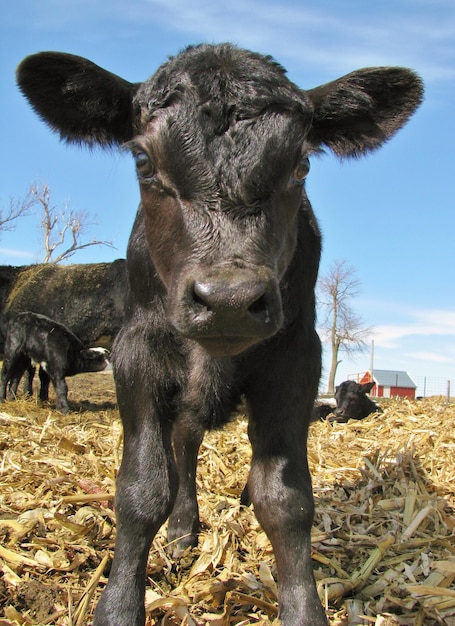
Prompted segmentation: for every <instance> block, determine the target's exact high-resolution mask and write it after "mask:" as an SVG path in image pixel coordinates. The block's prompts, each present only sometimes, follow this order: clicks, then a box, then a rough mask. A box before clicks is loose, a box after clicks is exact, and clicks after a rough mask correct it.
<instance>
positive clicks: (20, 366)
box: [0, 311, 109, 413]
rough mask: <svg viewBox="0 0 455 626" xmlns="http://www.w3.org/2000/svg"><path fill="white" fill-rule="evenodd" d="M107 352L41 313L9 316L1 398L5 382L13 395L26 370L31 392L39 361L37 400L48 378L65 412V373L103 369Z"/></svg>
mask: <svg viewBox="0 0 455 626" xmlns="http://www.w3.org/2000/svg"><path fill="white" fill-rule="evenodd" d="M108 354H109V353H108V351H107V350H106V349H105V348H84V346H83V344H82V343H81V341H79V339H78V338H77V337H76V336H75V335H73V333H72V332H70V331H69V330H68V329H67V328H66V327H65V326H63V325H62V324H58V323H57V322H54V321H53V320H51V319H49V318H48V317H45V316H44V315H39V314H38V313H31V312H29V311H27V312H24V313H19V314H18V315H16V316H15V317H14V318H12V319H11V320H10V322H9V323H8V328H7V332H6V339H5V354H4V360H3V367H2V380H1V387H0V401H3V400H5V399H6V392H7V387H8V384H9V391H10V397H15V395H16V393H17V388H18V385H19V381H20V379H21V378H22V376H23V374H24V373H25V371H26V370H28V378H27V383H26V388H25V391H26V393H29V394H31V393H32V381H33V376H34V373H35V364H39V365H40V370H39V377H40V382H41V388H40V394H39V397H40V400H43V401H47V400H48V397H49V382H50V381H52V384H53V386H54V389H55V393H56V398H57V409H58V410H59V411H61V412H62V413H68V412H69V406H68V398H67V396H68V387H67V385H66V382H65V376H74V375H75V374H80V373H82V372H100V371H101V370H104V369H105V368H106V366H107V365H108V361H107V355H108Z"/></svg>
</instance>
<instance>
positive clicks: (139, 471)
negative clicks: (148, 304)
mask: <svg viewBox="0 0 455 626" xmlns="http://www.w3.org/2000/svg"><path fill="white" fill-rule="evenodd" d="M127 337H128V336H127ZM128 345H131V341H125V342H122V343H119V347H118V353H123V354H122V359H123V361H124V368H122V370H121V371H119V368H117V371H116V385H117V399H118V404H119V409H120V415H121V417H122V422H123V432H124V448H123V457H122V463H121V467H120V470H119V474H118V477H117V492H116V505H115V512H116V521H117V536H116V543H115V553H114V560H113V562H112V568H111V571H110V574H109V580H108V584H107V586H106V589H105V590H104V592H103V595H102V596H101V600H100V601H99V603H98V606H97V609H96V612H95V620H94V626H143V624H144V621H145V608H144V593H145V574H146V565H147V557H148V553H149V549H150V545H151V542H152V540H153V538H154V536H155V534H156V533H157V531H158V530H159V528H160V527H161V526H162V524H163V523H164V522H165V521H166V519H167V518H168V516H169V514H170V512H171V510H172V506H173V503H174V500H175V495H176V492H177V482H178V478H177V472H176V469H175V463H174V456H173V452H172V445H171V430H172V420H171V417H170V416H169V415H166V416H164V415H163V414H162V413H159V412H158V410H157V408H156V407H155V400H154V393H155V392H156V386H155V388H154V385H153V382H152V381H150V380H149V381H147V380H145V377H144V376H143V375H140V373H139V372H136V369H137V368H138V367H139V368H143V371H145V372H148V371H151V370H152V366H153V364H151V363H150V357H149V356H148V355H147V354H146V353H145V352H144V353H142V356H138V358H137V362H136V361H133V362H129V360H128V358H127V357H126V356H125V355H126V353H127V346H128ZM135 373H136V375H135Z"/></svg>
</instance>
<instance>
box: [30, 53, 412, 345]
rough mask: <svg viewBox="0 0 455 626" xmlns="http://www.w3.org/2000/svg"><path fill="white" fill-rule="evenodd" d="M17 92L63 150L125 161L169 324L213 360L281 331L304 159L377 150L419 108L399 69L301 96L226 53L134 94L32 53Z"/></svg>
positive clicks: (260, 66)
mask: <svg viewBox="0 0 455 626" xmlns="http://www.w3.org/2000/svg"><path fill="white" fill-rule="evenodd" d="M18 82H19V85H20V88H21V89H22V91H23V93H24V94H25V95H26V96H27V98H28V99H29V101H30V102H31V104H32V105H33V107H34V108H35V109H36V111H37V112H38V113H39V114H40V115H41V116H42V117H43V118H44V119H45V120H46V121H47V122H48V123H49V124H50V125H51V127H52V128H54V129H56V130H58V131H59V132H60V134H61V136H62V137H63V138H64V139H66V140H68V141H76V142H83V143H87V144H89V145H93V144H100V145H102V146H111V145H113V144H116V145H122V146H126V147H127V148H128V149H130V150H131V152H132V154H133V157H134V159H135V162H136V168H137V175H138V180H139V185H140V191H141V199H142V206H143V211H144V221H145V232H146V238H147V243H148V248H149V252H150V257H151V260H152V263H153V265H154V268H155V271H156V273H157V274H158V276H159V278H160V280H161V282H162V284H163V286H164V288H165V289H166V292H167V305H168V316H169V321H170V323H171V324H172V325H173V326H174V327H175V328H176V329H177V330H178V331H179V332H180V333H181V334H183V335H184V336H186V337H189V338H191V339H194V340H196V341H198V342H200V343H201V344H202V345H203V346H204V347H205V348H207V349H208V350H209V351H210V352H212V353H213V354H216V355H229V354H237V353H240V352H242V351H243V350H244V349H246V348H247V347H249V346H250V345H252V344H254V343H256V342H257V341H260V340H262V339H264V338H266V337H269V336H271V335H273V334H275V333H276V332H277V331H278V330H279V329H280V327H281V326H282V324H283V321H284V317H285V315H284V313H283V306H282V300H281V289H280V286H281V283H282V280H283V277H284V276H285V274H286V271H287V269H288V268H289V265H290V263H291V261H292V259H293V256H294V253H295V250H296V245H297V239H298V220H299V212H300V211H302V210H303V208H304V207H307V208H308V210H309V205H308V201H307V199H306V195H305V190H304V181H305V177H306V175H307V173H308V170H309V157H310V155H311V154H312V153H313V152H315V151H318V150H319V149H320V147H321V146H327V147H329V148H330V149H332V150H333V151H334V152H335V153H336V154H338V155H339V156H359V155H361V154H364V153H366V152H368V151H369V150H373V149H374V148H377V147H378V146H380V145H381V144H382V143H383V142H384V141H385V140H387V139H388V138H389V137H390V136H392V135H393V134H394V132H395V131H397V130H398V129H399V128H400V127H401V126H402V125H403V124H404V123H405V121H406V120H407V119H408V117H409V116H410V115H411V114H412V112H413V111H414V109H415V108H416V107H417V106H418V104H419V103H420V101H421V97H422V85H421V81H420V80H419V78H418V77H416V75H415V74H413V73H412V72H411V71H409V70H407V69H402V68H372V69H364V70H359V71H357V72H353V73H352V74H348V75H347V76H344V77H342V78H340V79H338V80H335V81H333V82H331V83H328V84H326V85H323V86H321V87H317V88H315V89H311V90H309V91H303V90H301V89H299V88H298V87H297V86H296V85H294V84H293V83H292V82H290V81H289V80H288V79H287V77H286V75H285V72H284V70H283V69H282V68H281V66H279V65H278V64H277V63H275V62H274V61H273V60H272V59H271V58H270V57H264V56H261V55H259V54H255V53H252V52H248V51H245V50H241V49H238V48H235V47H233V46H231V45H229V44H222V45H215V46H212V45H201V46H196V47H190V48H187V49H186V50H184V51H183V52H182V53H180V54H179V55H177V56H176V57H174V58H171V59H170V60H169V61H168V62H167V63H165V64H164V65H162V66H161V67H160V68H159V69H158V71H157V72H156V73H155V74H154V75H153V76H152V77H151V78H149V79H148V80H146V81H145V82H143V83H141V84H132V83H129V82H127V81H125V80H123V79H121V78H119V77H117V76H115V75H113V74H111V73H109V72H107V71H105V70H103V69H101V68H100V67H98V66H96V65H94V64H93V63H91V62H90V61H87V60H85V59H82V58H80V57H75V56H72V55H67V54H61V53H54V52H45V53H40V54H37V55H33V56H31V57H28V58H27V59H25V60H24V61H23V62H22V63H21V65H20V66H19V68H18ZM314 227H315V226H314ZM315 228H316V227H315ZM316 263H317V259H316Z"/></svg>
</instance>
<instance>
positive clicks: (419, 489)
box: [0, 373, 455, 626]
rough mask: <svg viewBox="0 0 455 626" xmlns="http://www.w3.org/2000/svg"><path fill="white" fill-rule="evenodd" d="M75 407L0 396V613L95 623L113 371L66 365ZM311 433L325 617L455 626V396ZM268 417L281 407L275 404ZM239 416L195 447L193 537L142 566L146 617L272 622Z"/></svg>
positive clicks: (112, 435)
mask: <svg viewBox="0 0 455 626" xmlns="http://www.w3.org/2000/svg"><path fill="white" fill-rule="evenodd" d="M67 382H68V384H69V388H70V391H69V401H70V407H71V409H72V412H71V413H70V414H69V415H67V416H63V415H61V414H59V413H58V412H56V411H55V405H54V403H53V399H52V397H51V402H50V404H49V405H47V406H44V407H41V406H39V405H38V403H37V401H36V400H35V399H34V398H29V399H20V398H19V399H18V400H17V401H15V402H6V403H5V404H3V405H2V406H0V626H12V625H13V624H14V625H16V624H34V625H38V624H39V625H44V624H56V625H61V626H76V625H82V624H90V623H91V619H92V616H93V610H94V606H95V604H96V601H97V599H98V597H99V595H100V593H101V591H102V590H103V588H104V586H105V583H106V580H107V576H108V574H109V567H110V563H111V559H112V553H113V546H114V539H115V514H114V505H113V496H114V493H115V477H116V473H117V470H118V467H119V464H120V460H121V451H122V435H121V425H120V422H119V419H118V412H117V409H116V403H115V402H116V400H115V390H114V384H113V379H112V375H111V374H110V373H101V374H84V375H79V376H75V377H73V378H71V379H68V381H67ZM383 408H384V413H382V414H381V415H374V416H370V417H369V418H368V419H366V420H363V421H362V422H353V421H351V422H349V423H348V424H335V425H334V426H330V425H329V424H328V423H322V422H321V423H317V424H314V425H312V427H311V432H310V438H309V461H310V466H311V470H312V475H313V489H314V494H315V502H316V515H315V521H314V528H313V537H312V538H313V561H314V569H315V575H316V580H317V584H318V590H319V593H320V597H321V600H322V602H323V603H324V605H325V606H326V610H327V614H328V616H329V619H330V624H331V626H335V625H336V626H348V625H350V624H374V625H376V626H385V625H388V626H391V625H399V624H402V625H405V626H414V625H420V624H422V625H428V626H432V625H433V624H443V625H444V624H445V625H448V626H455V585H454V579H455V534H454V529H455V502H454V499H455V497H454V484H455V454H454V452H455V428H454V426H455V405H453V404H447V403H446V402H444V400H443V399H442V398H434V399H431V400H424V401H420V402H417V401H416V402H414V401H401V402H400V401H390V402H388V403H387V405H384V407H383ZM277 419H279V416H277ZM248 462H249V444H248V439H247V435H246V419H245V417H244V416H242V415H239V416H237V417H236V419H235V420H234V421H233V422H232V423H231V424H229V425H228V427H227V428H226V429H224V430H223V431H220V432H214V433H209V434H208V435H207V437H206V439H205V440H204V443H203V445H202V447H201V451H200V463H199V473H198V492H199V503H200V510H201V518H202V524H203V529H202V533H201V537H200V542H199V546H198V547H197V548H195V549H193V550H188V551H187V553H185V555H184V556H183V558H182V559H181V560H179V561H178V562H176V563H174V562H172V561H171V560H170V559H169V557H168V555H167V552H166V533H165V528H163V529H162V531H161V532H160V533H159V535H158V536H157V538H156V540H155V542H154V544H153V547H152V550H151V552H150V558H149V562H148V570H147V577H148V580H147V593H146V607H147V626H150V625H151V624H157V623H162V624H166V625H171V626H174V625H177V624H178V625H180V624H182V625H183V624H185V625H186V624H189V625H190V626H192V625H202V624H204V625H210V626H227V625H231V624H232V625H234V624H235V625H239V624H267V623H273V622H274V621H277V602H276V583H275V580H276V578H275V574H276V572H275V565H274V559H273V553H272V550H271V547H270V544H269V542H268V540H267V537H266V536H265V534H264V533H263V531H262V530H261V528H260V527H259V525H258V524H257V522H256V520H255V517H254V512H253V510H252V508H250V507H243V506H241V505H240V503H239V496H240V493H241V490H242V488H243V486H244V483H245V480H246V477H247V473H248Z"/></svg>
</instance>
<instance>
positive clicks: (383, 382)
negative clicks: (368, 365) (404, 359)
mask: <svg viewBox="0 0 455 626" xmlns="http://www.w3.org/2000/svg"><path fill="white" fill-rule="evenodd" d="M357 380H358V382H359V383H369V382H370V381H371V380H374V382H375V383H376V384H375V386H374V387H373V389H372V390H371V395H372V396H376V397H378V398H396V397H398V398H413V399H414V398H415V396H416V389H417V385H416V384H415V382H414V381H413V380H412V378H411V377H410V376H409V374H408V373H407V372H401V371H397V370H377V369H374V370H373V377H371V372H370V371H369V370H368V371H367V372H365V373H364V374H358V375H357Z"/></svg>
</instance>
